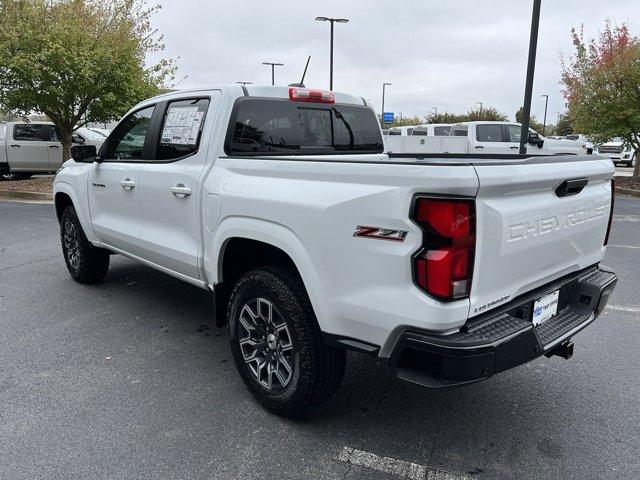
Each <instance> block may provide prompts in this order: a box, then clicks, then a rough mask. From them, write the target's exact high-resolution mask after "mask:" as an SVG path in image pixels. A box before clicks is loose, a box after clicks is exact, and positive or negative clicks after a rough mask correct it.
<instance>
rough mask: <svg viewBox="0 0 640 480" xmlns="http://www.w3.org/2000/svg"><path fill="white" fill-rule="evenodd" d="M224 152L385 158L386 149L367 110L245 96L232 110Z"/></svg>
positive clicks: (372, 115)
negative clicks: (379, 155) (342, 154)
mask: <svg viewBox="0 0 640 480" xmlns="http://www.w3.org/2000/svg"><path fill="white" fill-rule="evenodd" d="M390 133H391V132H390ZM225 150H226V151H227V153H229V154H233V153H238V154H255V155H259V154H265V153H269V154H280V155H295V154H331V153H382V151H383V150H384V145H383V142H382V135H381V133H380V127H379V125H378V120H377V118H376V115H375V114H374V113H373V111H372V110H371V109H370V108H368V107H365V106H362V107H361V106H357V105H341V104H337V105H336V104H334V105H327V104H320V103H318V104H313V103H302V102H292V101H289V100H276V99H260V98H247V97H244V98H241V99H239V100H238V101H237V103H236V106H235V108H234V113H233V114H232V119H231V124H230V127H229V132H228V135H227V144H226V146H225Z"/></svg>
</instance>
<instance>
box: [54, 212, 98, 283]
mask: <svg viewBox="0 0 640 480" xmlns="http://www.w3.org/2000/svg"><path fill="white" fill-rule="evenodd" d="M60 239H61V243H62V255H63V256H64V261H65V263H66V264H67V269H68V270H69V273H70V274H71V277H72V278H73V279H74V280H75V281H76V282H78V283H89V284H91V283H97V282H99V281H100V280H102V279H103V278H104V277H105V275H106V274H107V271H108V270H109V252H108V251H107V250H104V249H102V248H98V247H94V246H93V245H91V242H89V240H87V237H86V235H85V234H84V231H83V230H82V225H80V220H78V215H77V213H76V210H75V208H73V207H72V206H68V207H67V208H65V209H64V212H63V213H62V217H61V219H60Z"/></svg>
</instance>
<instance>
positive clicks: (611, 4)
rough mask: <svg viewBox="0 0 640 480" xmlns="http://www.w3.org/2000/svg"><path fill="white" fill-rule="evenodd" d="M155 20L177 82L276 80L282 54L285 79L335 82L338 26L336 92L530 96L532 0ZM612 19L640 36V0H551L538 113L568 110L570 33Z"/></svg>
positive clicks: (234, 10) (215, 5)
mask: <svg viewBox="0 0 640 480" xmlns="http://www.w3.org/2000/svg"><path fill="white" fill-rule="evenodd" d="M159 3H160V4H161V5H162V7H163V8H162V10H161V11H160V12H159V13H158V14H156V16H155V17H154V19H153V24H154V26H155V27H156V28H157V29H158V30H159V31H160V32H161V33H163V34H164V36H165V43H166V51H165V52H164V53H163V55H165V56H167V57H174V58H178V57H179V59H178V65H179V73H178V77H179V78H181V77H183V76H185V75H186V76H187V78H186V79H185V80H183V81H181V82H180V83H179V85H178V88H191V87H200V86H207V85H220V84H229V83H235V82H236V81H250V82H254V83H258V84H269V83H270V82H271V72H270V69H269V67H266V66H263V65H261V63H262V62H263V61H272V62H281V63H284V64H285V66H284V67H279V68H278V69H277V71H276V84H281V85H285V84H288V83H292V82H297V81H299V78H300V76H301V74H302V71H303V69H304V63H305V61H306V59H307V55H311V63H310V66H309V71H308V73H307V78H306V80H305V84H306V85H307V86H309V87H318V88H328V85H329V24H328V23H321V22H315V21H314V18H315V17H316V16H329V17H346V18H349V19H350V22H349V23H347V24H336V27H335V45H334V48H335V53H334V89H335V90H338V91H345V92H349V93H354V94H356V95H359V96H363V97H365V98H367V99H368V100H370V101H371V102H372V103H373V104H374V106H375V108H376V110H377V111H379V110H380V104H381V96H382V86H381V85H382V82H390V83H392V84H393V85H392V86H391V87H387V98H386V105H385V110H386V111H393V112H396V113H398V112H403V113H404V114H405V115H417V114H426V113H428V112H429V111H430V110H431V108H432V107H436V106H437V107H438V109H439V111H445V110H447V111H450V112H456V113H459V112H466V111H467V110H468V109H469V108H470V107H475V106H476V102H478V101H482V102H483V104H484V105H485V106H495V107H496V108H497V109H498V110H499V111H501V112H503V113H505V114H507V115H509V116H510V117H513V116H514V114H515V111H516V110H517V108H518V107H519V106H520V105H521V104H522V99H523V95H524V79H525V70H526V62H527V49H528V41H529V29H530V22H531V5H532V1H531V0H475V1H474V0H457V1H450V0H422V1H420V0H412V1H410V0H387V1H374V0H368V1H366V0H341V1H336V0H326V1H322V2H304V1H290V0H242V1H235V2H229V1H225V2H220V1H215V2H211V1H207V0H160V2H159ZM606 18H609V19H611V21H612V22H614V23H621V22H626V23H628V24H629V26H630V28H631V31H632V33H633V34H635V35H640V0H606V1H605V0H555V1H551V0H542V14H541V20H540V34H539V35H540V38H539V43H538V61H537V66H536V76H535V82H534V96H533V105H532V114H534V115H536V116H537V117H538V119H539V120H542V116H543V112H544V99H543V98H541V95H542V94H545V93H546V94H549V113H548V118H549V119H550V121H554V120H555V118H556V116H557V114H558V112H562V111H563V110H564V101H563V98H562V95H561V93H560V85H559V83H558V82H559V80H560V55H561V54H564V56H565V57H566V56H568V55H569V54H570V53H572V46H571V43H570V37H569V31H570V29H571V27H572V26H575V27H578V28H579V27H580V25H581V24H584V27H585V32H586V34H587V35H588V36H590V37H591V36H594V35H597V33H598V30H600V29H602V26H603V25H604V21H605V19H606Z"/></svg>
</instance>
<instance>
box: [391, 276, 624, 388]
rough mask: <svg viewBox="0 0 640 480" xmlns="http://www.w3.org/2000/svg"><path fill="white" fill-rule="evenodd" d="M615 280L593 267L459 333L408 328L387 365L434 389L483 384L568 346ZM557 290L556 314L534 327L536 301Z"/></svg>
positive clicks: (602, 302)
mask: <svg viewBox="0 0 640 480" xmlns="http://www.w3.org/2000/svg"><path fill="white" fill-rule="evenodd" d="M617 280H618V278H617V276H616V275H615V273H613V272H612V271H609V270H607V269H604V268H602V267H591V268H589V269H587V270H583V271H581V272H578V273H576V274H573V275H570V276H568V277H564V278H562V279H560V280H558V281H556V282H552V283H550V284H548V285H545V286H544V287H542V288H539V289H536V290H535V291H533V292H530V293H528V294H526V295H523V296H521V297H519V298H517V299H515V300H514V301H512V302H510V303H509V304H507V305H505V306H504V307H502V308H500V309H499V310H498V311H491V312H487V314H484V315H481V316H479V317H475V318H472V319H470V320H469V321H468V322H467V324H466V325H465V326H464V327H463V328H462V329H461V331H460V332H458V333H455V334H452V335H446V336H442V335H440V336H438V335H433V334H429V333H424V332H418V331H412V330H407V331H405V332H403V333H402V334H401V335H400V337H399V339H398V341H397V342H396V346H395V348H394V349H393V351H392V353H391V356H390V357H389V362H388V366H389V367H390V369H391V371H392V372H393V373H394V374H395V375H396V376H397V377H398V378H400V379H402V380H406V381H409V382H412V383H417V384H419V385H423V386H426V387H432V388H439V387H449V386H457V385H464V384H467V383H472V382H477V381H479V380H484V379H486V378H489V377H490V376H492V375H494V374H496V373H498V372H502V371H504V370H508V369H510V368H513V367H515V366H517V365H521V364H523V363H526V362H528V361H530V360H533V359H534V358H537V357H539V356H541V355H544V354H551V353H552V352H553V351H554V349H560V348H562V347H563V346H564V345H566V344H567V342H568V341H569V339H570V338H571V337H572V336H573V335H575V334H576V333H577V332H579V331H580V330H582V329H583V328H585V327H586V326H587V325H589V324H590V323H591V322H593V321H594V320H595V319H596V318H597V317H598V316H599V315H600V313H602V311H603V310H604V308H605V306H606V304H607V301H608V300H609V297H610V296H611V293H612V292H613V289H614V288H615V285H616V282H617ZM557 289H559V290H560V294H559V301H558V314H557V315H556V316H554V317H552V318H550V319H549V320H547V321H546V322H544V323H543V324H541V325H538V326H533V323H532V322H531V316H532V310H533V304H534V302H535V300H536V299H537V298H540V297H541V296H543V295H544V294H546V293H549V292H552V291H555V290H557Z"/></svg>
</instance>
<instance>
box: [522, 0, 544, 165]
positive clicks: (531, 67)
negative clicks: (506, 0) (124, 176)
mask: <svg viewBox="0 0 640 480" xmlns="http://www.w3.org/2000/svg"><path fill="white" fill-rule="evenodd" d="M540 3H541V0H533V12H532V14H531V35H530V37H529V58H528V60H527V82H526V84H525V87H524V106H523V107H522V114H523V118H522V129H521V130H520V155H524V154H526V153H527V143H528V142H529V115H531V93H532V91H533V74H534V71H535V68H536V50H537V47H538V27H539V25H540Z"/></svg>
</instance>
